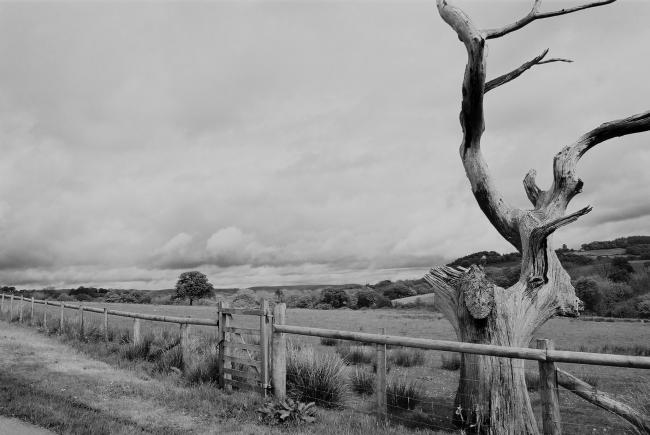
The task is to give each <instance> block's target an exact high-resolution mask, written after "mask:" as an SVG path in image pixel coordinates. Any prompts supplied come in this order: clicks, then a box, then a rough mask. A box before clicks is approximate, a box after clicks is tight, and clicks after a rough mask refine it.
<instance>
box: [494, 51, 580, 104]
mask: <svg viewBox="0 0 650 435" xmlns="http://www.w3.org/2000/svg"><path fill="white" fill-rule="evenodd" d="M547 54H548V48H547V49H546V50H544V52H543V53H542V54H540V55H539V56H536V57H535V58H533V59H531V60H529V61H528V62H526V63H524V64H523V65H521V66H520V67H519V68H516V69H514V70H512V71H510V72H509V73H506V74H503V75H501V76H499V77H497V78H495V79H492V80H490V81H489V82H487V83H486V84H485V92H486V93H487V92H489V91H491V90H492V89H494V88H496V87H499V86H501V85H504V84H506V83H508V82H510V81H512V80H514V79H516V78H517V77H519V76H520V75H522V74H523V73H524V72H526V71H527V70H529V69H530V68H532V67H533V66H535V65H542V64H545V63H551V62H569V63H570V62H573V61H572V60H570V59H562V58H551V59H546V60H543V59H544V57H546V55H547Z"/></svg>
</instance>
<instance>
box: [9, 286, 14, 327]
mask: <svg viewBox="0 0 650 435" xmlns="http://www.w3.org/2000/svg"><path fill="white" fill-rule="evenodd" d="M13 320H14V295H13V293H12V294H11V299H10V300H9V321H10V322H11V321H13Z"/></svg>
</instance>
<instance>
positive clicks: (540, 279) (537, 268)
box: [528, 206, 592, 288]
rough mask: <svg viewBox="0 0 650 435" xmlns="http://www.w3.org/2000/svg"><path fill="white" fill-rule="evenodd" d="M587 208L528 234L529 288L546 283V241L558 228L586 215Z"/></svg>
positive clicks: (588, 210) (589, 208) (545, 224)
mask: <svg viewBox="0 0 650 435" xmlns="http://www.w3.org/2000/svg"><path fill="white" fill-rule="evenodd" d="M591 210H592V209H591V207H590V206H587V207H585V208H582V209H580V210H578V211H577V212H574V213H571V214H569V215H566V216H563V217H561V218H558V219H553V220H551V221H549V222H546V223H544V224H542V225H540V226H538V227H537V228H533V230H532V231H531V232H530V239H529V249H530V258H532V268H531V271H530V275H529V277H528V286H529V288H536V287H538V286H540V285H542V284H545V283H547V282H548V256H547V249H546V248H547V239H548V237H549V236H550V235H551V234H553V233H554V232H555V230H557V229H558V228H560V227H563V226H565V225H568V224H570V223H572V222H575V221H577V220H578V218H579V217H581V216H584V215H586V214H587V213H589V212H590V211H591Z"/></svg>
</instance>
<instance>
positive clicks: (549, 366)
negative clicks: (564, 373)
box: [537, 339, 562, 435]
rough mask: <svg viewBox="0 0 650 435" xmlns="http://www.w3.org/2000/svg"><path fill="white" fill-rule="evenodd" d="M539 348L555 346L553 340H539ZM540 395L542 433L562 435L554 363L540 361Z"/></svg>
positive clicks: (546, 348)
mask: <svg viewBox="0 0 650 435" xmlns="http://www.w3.org/2000/svg"><path fill="white" fill-rule="evenodd" d="M537 348H538V349H545V350H554V349H555V345H554V344H553V341H552V340H542V339H538V340H537ZM539 395H540V398H541V400H542V433H543V434H544V435H560V434H561V433H562V426H561V423H560V400H559V396H558V389H557V374H556V372H555V363H554V362H552V361H539Z"/></svg>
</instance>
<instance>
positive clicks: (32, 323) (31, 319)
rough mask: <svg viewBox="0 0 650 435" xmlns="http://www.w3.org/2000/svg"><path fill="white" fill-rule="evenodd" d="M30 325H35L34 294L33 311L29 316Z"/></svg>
mask: <svg viewBox="0 0 650 435" xmlns="http://www.w3.org/2000/svg"><path fill="white" fill-rule="evenodd" d="M29 326H34V296H32V306H31V313H30V316H29Z"/></svg>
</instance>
